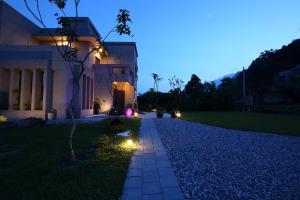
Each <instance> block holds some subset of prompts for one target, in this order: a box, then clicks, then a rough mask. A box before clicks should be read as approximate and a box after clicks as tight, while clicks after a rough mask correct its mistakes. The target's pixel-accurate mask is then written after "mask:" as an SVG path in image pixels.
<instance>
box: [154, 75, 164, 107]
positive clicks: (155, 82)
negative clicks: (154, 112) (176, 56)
mask: <svg viewBox="0 0 300 200" xmlns="http://www.w3.org/2000/svg"><path fill="white" fill-rule="evenodd" d="M152 78H153V80H154V87H153V89H154V90H155V92H156V98H155V107H156V108H157V95H158V82H159V81H161V80H162V77H160V76H159V75H158V74H155V73H152Z"/></svg>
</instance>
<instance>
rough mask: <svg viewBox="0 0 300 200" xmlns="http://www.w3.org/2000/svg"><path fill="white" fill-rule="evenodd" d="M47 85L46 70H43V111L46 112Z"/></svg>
mask: <svg viewBox="0 0 300 200" xmlns="http://www.w3.org/2000/svg"><path fill="white" fill-rule="evenodd" d="M47 84H48V70H47V69H45V70H44V75H43V110H44V111H46V109H47V89H48V87H47Z"/></svg>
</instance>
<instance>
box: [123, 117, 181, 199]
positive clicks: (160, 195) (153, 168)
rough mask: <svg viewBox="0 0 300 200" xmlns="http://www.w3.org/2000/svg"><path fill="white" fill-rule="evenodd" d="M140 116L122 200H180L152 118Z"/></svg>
mask: <svg viewBox="0 0 300 200" xmlns="http://www.w3.org/2000/svg"><path fill="white" fill-rule="evenodd" d="M152 117H153V114H145V115H143V116H142V122H141V129H140V130H141V133H140V138H139V143H140V145H141V148H140V149H139V150H137V151H136V152H135V153H134V155H133V157H132V160H131V163H130V166H129V170H128V174H127V179H126V181H125V184H124V191H123V195H122V197H121V199H122V200H148V199H149V200H183V194H182V192H181V190H180V188H179V186H178V182H177V178H176V176H175V174H174V172H173V169H172V167H171V164H170V161H169V159H168V157H167V153H166V151H165V148H164V146H163V145H162V142H161V139H160V137H159V135H158V132H157V130H156V127H155V125H154V122H153V119H152Z"/></svg>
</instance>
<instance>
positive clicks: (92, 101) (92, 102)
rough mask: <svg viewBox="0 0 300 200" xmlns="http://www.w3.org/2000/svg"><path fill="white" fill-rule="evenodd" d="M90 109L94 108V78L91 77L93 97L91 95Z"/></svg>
mask: <svg viewBox="0 0 300 200" xmlns="http://www.w3.org/2000/svg"><path fill="white" fill-rule="evenodd" d="M90 104H91V105H90V109H93V108H94V105H93V104H94V79H93V78H91V97H90Z"/></svg>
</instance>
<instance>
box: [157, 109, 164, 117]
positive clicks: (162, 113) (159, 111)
mask: <svg viewBox="0 0 300 200" xmlns="http://www.w3.org/2000/svg"><path fill="white" fill-rule="evenodd" d="M163 116H164V111H162V110H160V109H159V110H157V111H156V117H157V118H163Z"/></svg>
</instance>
